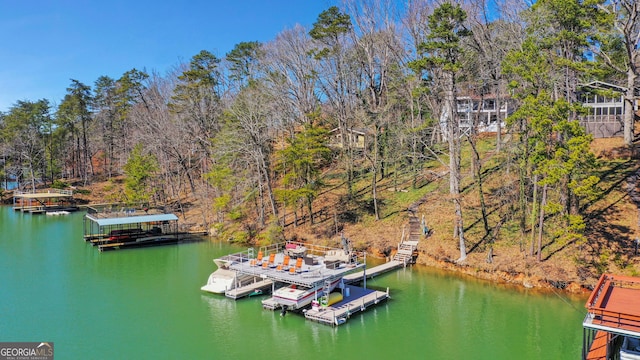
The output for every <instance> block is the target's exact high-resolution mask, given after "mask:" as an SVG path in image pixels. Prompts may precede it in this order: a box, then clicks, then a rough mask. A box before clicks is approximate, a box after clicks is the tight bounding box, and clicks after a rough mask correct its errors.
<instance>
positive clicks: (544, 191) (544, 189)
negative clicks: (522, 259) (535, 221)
mask: <svg viewBox="0 0 640 360" xmlns="http://www.w3.org/2000/svg"><path fill="white" fill-rule="evenodd" d="M546 204H547V184H545V185H544V186H543V187H542V201H541V202H540V221H539V226H538V254H537V259H538V262H540V261H542V231H543V228H544V207H545V205H546Z"/></svg>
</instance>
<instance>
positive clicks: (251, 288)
mask: <svg viewBox="0 0 640 360" xmlns="http://www.w3.org/2000/svg"><path fill="white" fill-rule="evenodd" d="M272 286H273V281H272V280H269V279H264V280H260V281H256V282H253V283H251V284H247V285H244V286H240V287H236V288H234V289H231V290H227V291H226V292H225V293H224V296H226V297H228V298H231V299H234V300H237V299H240V298H243V297H247V296H253V295H262V294H266V293H268V292H270V291H271V288H272Z"/></svg>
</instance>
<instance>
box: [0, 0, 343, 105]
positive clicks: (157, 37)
mask: <svg viewBox="0 0 640 360" xmlns="http://www.w3.org/2000/svg"><path fill="white" fill-rule="evenodd" d="M336 4H337V1H335V0H273V1H271V0H235V1H234V0H209V1H200V0H197V1H188V0H187V1H163V0H155V1H151V0H104V1H102V0H95V1H89V0H86V1H80V0H77V1H65V0H26V1H25V0H0V111H2V112H5V111H7V110H8V109H9V107H10V106H11V105H13V104H14V103H15V102H16V101H18V100H32V101H35V100H39V99H42V98H45V99H48V100H49V101H50V102H51V103H52V105H54V106H56V105H57V104H59V103H60V101H61V100H62V98H63V97H64V94H65V93H66V88H67V87H68V86H69V84H70V83H71V80H70V79H76V80H79V81H81V82H83V83H84V84H86V85H89V86H93V83H94V81H95V80H96V79H97V78H98V77H100V76H102V75H107V76H110V77H112V78H114V79H117V78H119V77H120V76H121V75H122V74H123V73H124V72H126V71H128V70H130V69H132V68H136V69H139V70H142V69H146V70H147V71H152V70H156V71H158V72H159V73H161V74H162V73H164V72H166V71H168V70H169V69H170V68H171V67H172V66H173V65H176V64H178V63H179V62H182V61H189V59H190V58H191V57H192V56H193V55H195V54H197V53H198V52H200V50H209V51H211V52H213V53H214V54H216V55H217V56H219V57H223V56H224V55H225V54H226V53H227V52H228V51H230V50H231V49H232V48H233V47H234V45H235V44H237V43H239V42H242V41H255V40H257V41H261V42H267V41H269V40H272V39H274V38H275V36H276V35H277V34H278V33H279V32H281V31H282V30H284V29H288V28H292V27H293V26H294V25H295V24H302V25H304V26H311V25H312V24H313V23H314V22H315V20H316V19H317V17H318V14H320V12H322V11H323V10H325V9H327V8H328V7H330V6H332V5H336Z"/></svg>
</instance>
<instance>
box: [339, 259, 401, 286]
mask: <svg viewBox="0 0 640 360" xmlns="http://www.w3.org/2000/svg"><path fill="white" fill-rule="evenodd" d="M403 266H404V263H403V262H402V261H397V260H391V261H389V262H386V263H384V264H382V265H378V266H374V267H372V268H371V269H366V270H363V271H358V272H355V273H352V274H348V275H345V276H344V277H343V278H342V279H343V280H344V282H345V283H346V284H352V283H357V282H360V281H362V280H363V279H364V276H365V274H366V276H367V279H371V278H372V277H374V276H378V275H380V274H384V273H386V272H389V271H391V270H394V269H397V268H401V267H403Z"/></svg>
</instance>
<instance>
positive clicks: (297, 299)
mask: <svg viewBox="0 0 640 360" xmlns="http://www.w3.org/2000/svg"><path fill="white" fill-rule="evenodd" d="M341 280H342V279H341V278H338V279H335V280H333V282H332V283H331V284H330V286H329V292H331V291H332V290H333V289H335V287H336V286H337V285H338V283H340V281H341ZM323 295H324V287H323V286H318V287H315V288H312V289H300V288H295V287H292V286H287V287H283V288H280V289H278V290H276V291H274V293H273V297H272V298H271V299H270V300H271V301H272V302H275V303H276V304H278V305H279V306H280V307H283V308H284V307H286V308H287V309H288V310H297V309H302V308H303V307H305V306H307V305H309V304H311V301H313V300H314V299H316V298H319V297H321V296H323Z"/></svg>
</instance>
